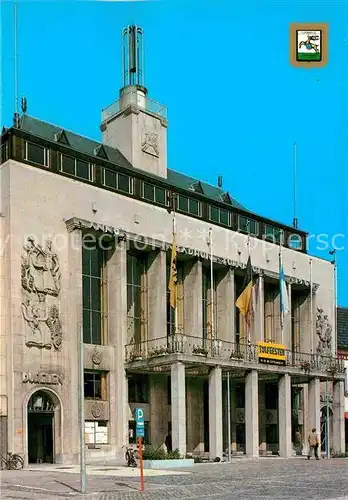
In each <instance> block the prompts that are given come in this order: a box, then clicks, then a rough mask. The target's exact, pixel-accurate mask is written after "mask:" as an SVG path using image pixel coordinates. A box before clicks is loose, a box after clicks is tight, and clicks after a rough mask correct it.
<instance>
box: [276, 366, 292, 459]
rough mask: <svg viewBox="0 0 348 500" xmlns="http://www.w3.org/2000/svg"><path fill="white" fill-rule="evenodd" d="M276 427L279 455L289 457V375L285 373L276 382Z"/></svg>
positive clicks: (290, 453)
mask: <svg viewBox="0 0 348 500" xmlns="http://www.w3.org/2000/svg"><path fill="white" fill-rule="evenodd" d="M278 394H279V396H278V398H279V409H278V427H279V455H280V456H281V457H286V458H287V457H291V455H292V434H291V414H292V412H291V377H290V375H289V374H288V373H285V374H284V375H283V376H282V377H281V378H280V380H279V383H278Z"/></svg>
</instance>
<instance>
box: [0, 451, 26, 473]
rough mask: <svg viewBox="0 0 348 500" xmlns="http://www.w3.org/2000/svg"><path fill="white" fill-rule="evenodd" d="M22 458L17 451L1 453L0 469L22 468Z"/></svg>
mask: <svg viewBox="0 0 348 500" xmlns="http://www.w3.org/2000/svg"><path fill="white" fill-rule="evenodd" d="M23 466H24V460H23V458H22V457H21V456H20V455H18V454H17V453H10V452H8V453H3V454H2V455H1V456H0V469H1V470H19V469H23Z"/></svg>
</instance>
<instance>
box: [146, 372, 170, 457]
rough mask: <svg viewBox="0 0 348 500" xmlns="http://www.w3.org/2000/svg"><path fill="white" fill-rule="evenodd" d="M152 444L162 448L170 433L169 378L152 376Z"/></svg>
mask: <svg viewBox="0 0 348 500" xmlns="http://www.w3.org/2000/svg"><path fill="white" fill-rule="evenodd" d="M149 378H150V428H151V432H150V435H151V444H152V445H153V446H156V447H159V446H161V445H162V444H163V443H164V441H165V438H166V435H167V433H168V403H167V402H168V397H167V377H166V376H165V375H150V377H149Z"/></svg>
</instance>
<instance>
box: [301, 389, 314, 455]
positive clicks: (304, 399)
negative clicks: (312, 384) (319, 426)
mask: <svg viewBox="0 0 348 500" xmlns="http://www.w3.org/2000/svg"><path fill="white" fill-rule="evenodd" d="M308 392H309V391H308V384H304V385H303V388H302V411H303V425H302V445H303V447H302V455H307V454H308V435H309V433H310V431H311V429H312V427H311V428H310V421H309V404H308V403H309V396H308Z"/></svg>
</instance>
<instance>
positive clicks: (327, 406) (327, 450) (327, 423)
mask: <svg viewBox="0 0 348 500" xmlns="http://www.w3.org/2000/svg"><path fill="white" fill-rule="evenodd" d="M325 392H326V398H325V399H326V458H327V459H328V460H329V458H330V421H329V379H326V389H325Z"/></svg>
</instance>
